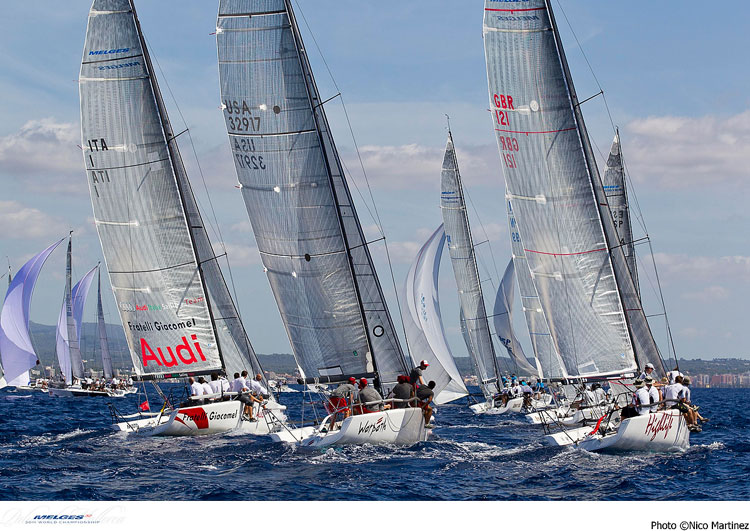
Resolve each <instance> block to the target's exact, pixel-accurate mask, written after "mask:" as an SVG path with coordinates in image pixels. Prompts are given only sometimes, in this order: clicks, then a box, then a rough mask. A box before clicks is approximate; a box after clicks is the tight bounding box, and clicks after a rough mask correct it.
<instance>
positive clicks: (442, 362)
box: [402, 225, 469, 404]
mask: <svg viewBox="0 0 750 531" xmlns="http://www.w3.org/2000/svg"><path fill="white" fill-rule="evenodd" d="M444 244H445V232H444V231H443V226H442V225H440V226H439V227H438V228H437V230H436V231H435V232H433V233H432V235H431V236H430V238H429V239H428V240H427V242H426V243H425V244H424V245H423V246H422V248H421V249H420V250H419V252H418V253H417V256H416V257H415V259H414V262H413V263H412V265H411V267H410V268H409V273H408V274H407V276H406V281H405V282H404V286H403V292H402V293H403V296H402V299H403V300H404V303H405V306H406V310H407V311H406V315H405V316H404V326H405V328H406V340H407V342H408V344H409V350H410V352H411V354H412V358H414V359H413V360H412V361H413V363H414V365H417V364H418V363H419V361H420V360H422V359H425V360H427V361H428V362H429V364H430V366H429V367H428V368H427V369H426V370H425V371H424V379H425V381H430V380H432V381H434V382H435V389H434V392H435V398H434V402H435V403H436V404H445V403H446V402H450V401H452V400H457V399H459V398H462V397H464V396H466V395H468V394H469V391H468V390H467V389H466V386H465V385H464V383H463V380H462V378H461V374H460V373H459V372H458V369H457V368H456V362H455V361H454V360H453V354H452V353H451V351H450V347H448V343H447V341H446V339H445V330H444V329H443V319H442V316H441V314H440V302H439V296H438V275H439V272H440V258H441V256H442V254H443V246H444Z"/></svg>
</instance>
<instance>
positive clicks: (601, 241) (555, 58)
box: [484, 0, 636, 376]
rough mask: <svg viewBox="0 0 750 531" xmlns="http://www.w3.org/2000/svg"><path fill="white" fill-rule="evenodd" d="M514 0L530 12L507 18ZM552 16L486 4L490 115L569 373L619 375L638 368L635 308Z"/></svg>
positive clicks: (533, 2) (534, 2) (540, 2)
mask: <svg viewBox="0 0 750 531" xmlns="http://www.w3.org/2000/svg"><path fill="white" fill-rule="evenodd" d="M517 4H523V11H524V16H522V17H520V16H509V15H508V13H509V12H511V11H518V5H517ZM551 17H552V15H551V11H550V10H549V8H548V3H547V2H545V1H544V0H528V1H523V2H512V1H509V2H503V3H502V5H498V2H495V1H493V0H486V3H485V16H484V44H485V56H486V61H487V77H488V82H489V90H490V103H491V110H492V112H491V115H492V119H493V123H494V128H495V132H496V135H497V141H498V148H499V150H500V152H501V156H502V160H503V172H504V174H505V180H506V184H507V190H508V195H509V196H510V199H511V201H513V210H514V213H515V216H516V219H518V222H519V231H520V234H521V239H522V241H523V243H524V252H525V254H526V258H527V261H528V264H529V269H530V271H531V275H532V278H533V280H534V285H535V286H536V289H537V292H538V294H539V297H540V301H541V305H542V309H543V311H544V314H545V317H546V319H547V324H548V326H549V329H550V334H551V337H552V340H553V343H554V345H555V347H556V350H557V352H559V353H560V355H561V356H562V358H563V360H564V363H565V368H566V370H567V372H568V373H569V374H570V375H571V376H598V375H606V374H622V373H625V372H627V371H632V370H635V369H636V359H635V352H634V347H633V345H632V342H631V333H630V330H629V327H628V321H627V319H626V316H625V312H626V310H629V309H630V308H627V307H624V304H623V300H622V299H621V295H620V286H619V285H618V282H617V281H616V280H615V271H614V269H615V266H614V265H613V261H614V260H615V258H614V257H615V256H616V255H618V253H619V255H621V256H622V250H621V249H619V248H613V247H612V246H611V244H610V243H609V240H610V238H609V236H608V231H607V229H606V228H605V226H604V225H603V224H606V223H607V221H609V224H610V225H611V216H610V215H609V213H608V212H607V214H606V220H603V219H602V215H601V212H600V208H599V204H598V203H605V205H606V200H605V198H604V197H602V198H601V201H597V200H596V199H595V195H596V187H597V186H596V184H595V183H596V182H598V181H599V176H598V173H596V166H595V165H593V166H592V165H591V164H590V162H591V161H590V160H589V157H588V156H586V155H584V153H585V152H586V151H587V146H586V144H587V137H586V133H585V129H584V128H583V123H582V119H581V116H580V113H579V112H577V107H578V105H577V101H576V100H574V96H573V92H572V83H570V80H569V76H568V75H567V73H566V72H565V70H566V69H567V65H566V64H565V60H564V57H563V52H562V48H561V47H559V41H558V38H557V33H556V28H554V25H553V23H552V20H551ZM584 138H586V140H584ZM599 188H601V185H600V184H599ZM604 208H606V206H605V207H604ZM623 263H624V262H623ZM617 280H618V281H619V278H618V279H617Z"/></svg>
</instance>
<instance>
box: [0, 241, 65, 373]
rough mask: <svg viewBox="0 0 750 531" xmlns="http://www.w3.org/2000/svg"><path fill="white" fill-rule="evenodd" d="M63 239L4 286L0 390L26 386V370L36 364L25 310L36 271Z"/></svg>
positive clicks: (36, 274) (27, 312)
mask: <svg viewBox="0 0 750 531" xmlns="http://www.w3.org/2000/svg"><path fill="white" fill-rule="evenodd" d="M63 241H65V239H64V238H63V239H62V240H60V241H59V242H57V243H53V244H52V245H50V246H49V247H47V248H46V249H45V250H44V251H42V252H41V253H39V254H37V255H36V256H34V257H33V258H32V259H31V260H29V261H28V262H26V263H25V264H24V265H23V267H21V269H19V270H18V272H17V273H16V276H15V277H14V278H13V280H12V282H11V283H10V285H9V286H8V291H7V293H6V294H5V302H4V304H3V309H2V311H0V356H2V361H3V371H4V373H3V378H2V379H0V387H5V386H6V385H11V386H18V385H27V384H28V383H29V369H31V368H32V367H34V366H35V365H37V364H38V363H39V358H38V357H37V355H36V353H35V352H34V346H33V345H32V343H31V336H30V335H29V309H30V306H31V295H32V293H33V292H34V285H35V284H36V281H37V278H38V277H39V272H40V271H41V269H42V266H43V265H44V262H45V261H46V260H47V258H48V257H49V255H50V254H51V253H52V251H54V250H55V248H57V246H58V245H60V244H61V243H62V242H63Z"/></svg>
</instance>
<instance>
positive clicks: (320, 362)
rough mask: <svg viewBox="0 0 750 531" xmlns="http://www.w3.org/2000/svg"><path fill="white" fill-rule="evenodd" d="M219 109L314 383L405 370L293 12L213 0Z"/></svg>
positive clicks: (276, 287)
mask: <svg viewBox="0 0 750 531" xmlns="http://www.w3.org/2000/svg"><path fill="white" fill-rule="evenodd" d="M216 33H217V47H218V57H219V79H220V83H221V97H222V107H223V109H224V118H225V121H226V126H227V132H228V134H229V142H230V146H231V149H232V154H233V156H234V162H235V168H236V171H237V176H238V179H239V182H240V185H241V189H242V196H243V199H244V200H245V205H246V207H247V212H248V216H249V218H250V222H251V224H252V227H253V232H254V233H255V240H256V242H257V245H258V250H259V251H260V255H261V259H262V261H263V265H264V266H265V270H266V273H267V276H268V280H269V282H270V284H271V289H272V290H273V293H274V296H275V298H276V303H277V305H278V307H279V311H280V313H281V317H282V320H283V322H284V326H285V327H286V330H287V334H288V335H289V338H290V341H291V344H292V350H293V352H294V355H295V358H296V360H297V363H298V365H299V366H300V368H301V369H302V371H303V372H304V374H305V376H307V377H308V378H310V379H312V380H314V379H316V378H317V379H320V380H321V381H324V380H329V381H335V380H341V379H342V378H343V377H344V376H349V375H358V374H361V375H365V374H368V375H371V376H372V375H374V374H375V373H376V372H377V374H378V376H379V377H380V382H381V384H382V385H383V386H385V387H386V388H387V387H389V386H391V385H392V384H393V383H395V381H396V377H397V376H398V375H399V374H402V373H404V372H405V371H406V366H405V362H404V357H403V353H402V351H401V347H400V344H399V341H398V337H397V336H396V333H395V330H394V327H393V323H392V322H391V318H390V315H389V313H388V307H387V305H386V301H385V297H384V295H383V291H382V289H381V286H380V282H379V280H378V277H377V274H376V271H375V267H374V265H373V261H372V258H371V256H370V251H369V249H368V243H367V241H366V240H365V238H364V234H363V232H362V227H361V225H360V222H359V218H358V217H357V213H356V210H355V208H354V204H353V202H352V197H351V193H350V191H349V186H348V184H347V182H346V179H345V178H344V172H343V167H342V164H341V161H340V160H339V156H338V153H337V151H336V147H335V145H334V142H333V137H332V135H331V131H330V128H329V126H328V121H327V119H326V115H325V111H324V109H323V103H324V102H323V101H322V100H321V98H320V95H319V94H318V90H317V87H316V86H315V81H314V79H313V75H312V71H311V69H310V64H309V61H308V58H307V54H306V52H305V49H304V46H303V45H302V40H301V37H300V34H299V29H298V27H297V24H296V21H295V18H294V13H293V11H292V9H291V3H290V2H289V1H285V0H222V1H221V2H220V4H219V16H218V22H217V31H216Z"/></svg>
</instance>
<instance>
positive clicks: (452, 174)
mask: <svg viewBox="0 0 750 531" xmlns="http://www.w3.org/2000/svg"><path fill="white" fill-rule="evenodd" d="M440 180H441V186H440V208H441V211H442V214H443V222H444V224H445V234H446V240H447V242H448V252H449V254H450V257H451V264H452V265H453V273H454V276H455V277H456V286H457V287H458V298H459V303H460V307H461V323H462V329H465V333H464V338H465V340H466V343H467V345H468V346H469V355H470V356H471V359H472V361H473V363H474V367H475V369H476V371H477V378H478V380H479V386H480V387H481V389H482V392H483V393H484V395H485V396H486V397H489V396H492V395H493V393H495V392H496V387H497V386H496V385H495V384H496V382H497V381H498V378H499V372H500V371H499V370H498V366H497V358H496V357H495V349H494V347H493V345H492V337H491V335H490V327H489V322H488V320H487V311H486V310H485V306H484V297H483V296H482V286H481V284H480V281H479V270H478V269H477V261H476V253H475V250H474V243H473V241H472V239H471V230H470V228H469V218H468V216H467V213H466V203H465V201H464V194H463V189H462V187H461V176H460V174H459V172H458V162H457V161H456V151H455V149H454V147H453V138H452V137H451V136H450V134H449V136H448V143H447V145H446V147H445V157H444V158H443V170H442V173H441V179H440Z"/></svg>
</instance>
